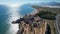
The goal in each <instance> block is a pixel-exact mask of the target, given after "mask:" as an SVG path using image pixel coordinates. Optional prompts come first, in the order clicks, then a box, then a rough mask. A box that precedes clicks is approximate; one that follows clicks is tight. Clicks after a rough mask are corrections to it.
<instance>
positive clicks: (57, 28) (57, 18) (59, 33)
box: [55, 15, 60, 34]
mask: <svg viewBox="0 0 60 34" xmlns="http://www.w3.org/2000/svg"><path fill="white" fill-rule="evenodd" d="M59 16H60V15H58V16H56V22H55V26H56V34H60V25H59V23H60V22H59Z"/></svg>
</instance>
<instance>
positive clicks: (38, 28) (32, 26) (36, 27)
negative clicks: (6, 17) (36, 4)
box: [12, 9, 46, 34]
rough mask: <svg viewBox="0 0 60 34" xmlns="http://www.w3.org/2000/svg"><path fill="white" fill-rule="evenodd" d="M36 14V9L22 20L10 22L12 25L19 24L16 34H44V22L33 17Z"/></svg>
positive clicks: (37, 17)
mask: <svg viewBox="0 0 60 34" xmlns="http://www.w3.org/2000/svg"><path fill="white" fill-rule="evenodd" d="M36 13H38V10H37V9H36V10H35V12H33V13H31V14H29V15H25V16H24V17H23V18H19V19H17V20H16V21H13V22H12V23H13V24H15V23H18V24H19V30H18V32H17V34H45V32H46V21H45V20H44V19H42V18H40V17H39V16H37V15H35V14H36Z"/></svg>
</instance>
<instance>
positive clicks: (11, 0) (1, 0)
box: [0, 0, 60, 4]
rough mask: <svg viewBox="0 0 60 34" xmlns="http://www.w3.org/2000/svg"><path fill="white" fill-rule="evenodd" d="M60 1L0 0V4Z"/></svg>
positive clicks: (58, 0)
mask: <svg viewBox="0 0 60 34" xmlns="http://www.w3.org/2000/svg"><path fill="white" fill-rule="evenodd" d="M51 1H54V2H60V0H0V4H4V3H38V2H51Z"/></svg>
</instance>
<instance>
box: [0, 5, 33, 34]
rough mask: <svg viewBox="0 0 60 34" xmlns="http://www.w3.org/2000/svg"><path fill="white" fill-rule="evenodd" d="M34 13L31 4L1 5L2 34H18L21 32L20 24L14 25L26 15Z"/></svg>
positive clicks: (0, 23)
mask: <svg viewBox="0 0 60 34" xmlns="http://www.w3.org/2000/svg"><path fill="white" fill-rule="evenodd" d="M33 11H34V8H32V7H31V6H30V4H21V5H17V4H10V5H9V4H8V5H5V4H4V5H3V4H0V34H16V33H17V31H18V30H19V28H18V27H19V26H18V25H19V24H12V21H15V20H17V19H19V18H21V17H23V16H25V15H26V14H29V13H31V12H33Z"/></svg>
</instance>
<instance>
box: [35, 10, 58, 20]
mask: <svg viewBox="0 0 60 34" xmlns="http://www.w3.org/2000/svg"><path fill="white" fill-rule="evenodd" d="M36 15H38V16H40V17H41V18H44V19H50V20H55V16H56V15H57V14H56V13H52V12H48V11H40V12H39V13H38V14H36Z"/></svg>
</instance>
